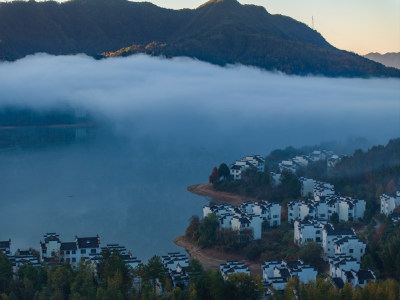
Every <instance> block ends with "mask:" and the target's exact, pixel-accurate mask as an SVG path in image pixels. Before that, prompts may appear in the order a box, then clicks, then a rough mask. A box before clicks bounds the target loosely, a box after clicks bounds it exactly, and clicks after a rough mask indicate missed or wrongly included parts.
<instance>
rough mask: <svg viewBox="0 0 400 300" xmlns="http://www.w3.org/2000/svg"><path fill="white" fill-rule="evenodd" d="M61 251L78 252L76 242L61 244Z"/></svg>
mask: <svg viewBox="0 0 400 300" xmlns="http://www.w3.org/2000/svg"><path fill="white" fill-rule="evenodd" d="M60 250H61V251H73V250H76V243H75V242H68V243H61V246H60Z"/></svg>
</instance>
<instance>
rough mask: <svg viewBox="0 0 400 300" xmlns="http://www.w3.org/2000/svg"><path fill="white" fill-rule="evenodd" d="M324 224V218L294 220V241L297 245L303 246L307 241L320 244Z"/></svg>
mask: <svg viewBox="0 0 400 300" xmlns="http://www.w3.org/2000/svg"><path fill="white" fill-rule="evenodd" d="M325 224H326V221H324V220H316V221H313V220H308V221H298V220H296V221H295V222H294V243H295V244H296V245H298V246H301V247H302V246H305V245H306V244H307V243H309V242H315V243H318V244H320V245H321V243H322V231H323V228H324V226H325Z"/></svg>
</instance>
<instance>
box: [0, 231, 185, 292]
mask: <svg viewBox="0 0 400 300" xmlns="http://www.w3.org/2000/svg"><path fill="white" fill-rule="evenodd" d="M43 237H44V240H43V242H42V241H40V247H41V251H40V253H39V252H38V251H35V250H33V249H30V250H20V249H18V250H17V251H16V252H15V253H14V254H12V253H11V240H8V241H0V253H3V254H5V255H6V257H7V258H8V259H9V260H10V261H11V263H12V265H13V272H14V274H16V273H17V271H18V269H19V268H20V267H21V266H23V265H32V266H34V267H39V266H41V265H42V264H56V265H57V264H63V263H69V264H71V265H72V266H73V267H77V266H78V264H79V262H85V263H88V264H90V265H91V266H93V269H92V270H93V273H94V275H97V272H98V266H99V264H100V263H101V261H102V259H103V256H102V254H103V253H104V252H106V251H109V253H110V254H112V253H114V252H118V253H119V255H120V257H121V258H122V260H123V261H124V262H125V263H126V264H127V265H128V266H130V267H132V269H135V268H137V267H138V266H139V265H140V264H141V261H140V260H138V259H137V258H136V257H134V256H132V254H131V253H130V252H129V251H128V250H127V249H126V247H124V246H120V245H119V244H107V245H106V246H105V247H100V238H99V236H94V237H75V240H74V241H73V242H62V241H61V240H60V236H59V235H58V234H56V233H46V234H45V235H44V236H43ZM161 261H162V263H163V265H164V266H165V268H166V270H167V272H168V275H169V277H170V279H171V282H172V284H173V287H174V288H175V287H177V286H179V287H181V288H185V287H186V286H187V284H188V282H189V274H188V273H187V268H188V266H189V257H188V256H187V255H186V254H182V253H179V252H171V253H168V254H167V255H165V256H161ZM134 284H136V285H137V286H139V285H140V278H135V280H134ZM157 287H158V289H159V290H161V282H157Z"/></svg>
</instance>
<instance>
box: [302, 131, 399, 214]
mask: <svg viewBox="0 0 400 300" xmlns="http://www.w3.org/2000/svg"><path fill="white" fill-rule="evenodd" d="M318 164H319V163H316V164H311V165H309V166H308V167H306V168H304V169H301V170H299V172H300V173H299V174H301V175H305V176H310V178H313V179H317V180H323V181H327V182H329V183H331V184H333V185H334V186H335V190H336V191H337V192H338V193H340V194H342V195H345V196H351V197H353V198H357V199H362V200H365V201H366V203H367V207H366V212H365V219H366V220H371V218H372V216H373V215H374V214H375V213H376V212H377V211H378V210H379V205H380V199H379V196H380V195H381V194H382V193H395V192H396V190H399V189H400V138H398V139H393V140H390V141H389V142H388V144H387V145H386V146H382V145H379V146H373V147H372V148H370V149H369V150H367V151H362V150H356V151H355V152H354V154H353V155H352V156H348V157H345V158H344V159H343V160H342V161H341V162H339V163H338V164H337V165H336V166H335V167H334V168H331V169H329V170H328V169H326V167H324V166H323V165H318ZM312 176H313V177H312Z"/></svg>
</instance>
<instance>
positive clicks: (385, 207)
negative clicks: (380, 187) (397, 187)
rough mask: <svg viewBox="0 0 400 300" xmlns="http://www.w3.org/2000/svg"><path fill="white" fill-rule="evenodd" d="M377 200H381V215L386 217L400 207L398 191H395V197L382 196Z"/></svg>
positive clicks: (399, 193)
mask: <svg viewBox="0 0 400 300" xmlns="http://www.w3.org/2000/svg"><path fill="white" fill-rule="evenodd" d="M379 198H380V200H381V214H384V215H386V216H388V215H390V214H391V213H392V212H393V211H394V210H395V209H396V207H398V206H400V191H397V192H396V195H388V194H382V195H381V196H380V197H379Z"/></svg>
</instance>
